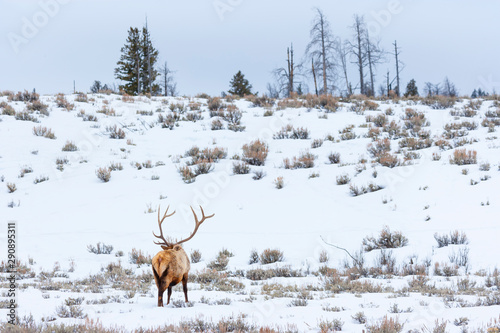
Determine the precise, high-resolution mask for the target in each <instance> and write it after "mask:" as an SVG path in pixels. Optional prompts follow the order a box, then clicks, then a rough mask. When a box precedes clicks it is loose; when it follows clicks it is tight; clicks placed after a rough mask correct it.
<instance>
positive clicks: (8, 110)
mask: <svg viewBox="0 0 500 333" xmlns="http://www.w3.org/2000/svg"><path fill="white" fill-rule="evenodd" d="M2 114H3V115H5V116H14V115H15V114H16V110H14V108H13V107H12V106H10V105H9V104H6V105H4V106H2Z"/></svg>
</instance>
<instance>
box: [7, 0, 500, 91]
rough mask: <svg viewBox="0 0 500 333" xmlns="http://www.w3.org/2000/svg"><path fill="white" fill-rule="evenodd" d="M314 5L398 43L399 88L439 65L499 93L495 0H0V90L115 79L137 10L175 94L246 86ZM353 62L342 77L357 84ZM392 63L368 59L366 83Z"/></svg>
mask: <svg viewBox="0 0 500 333" xmlns="http://www.w3.org/2000/svg"><path fill="white" fill-rule="evenodd" d="M314 7H318V8H320V9H321V10H322V11H323V12H324V14H325V15H326V17H327V19H328V20H329V22H330V25H331V28H332V30H333V33H334V34H335V35H338V36H340V37H341V38H342V39H348V38H351V37H352V32H351V31H350V30H349V26H350V25H352V21H353V15H354V14H360V15H364V16H365V20H366V22H367V23H368V25H369V27H370V31H371V35H372V36H377V37H378V38H380V41H381V46H382V47H383V48H384V49H385V50H387V51H392V43H393V42H394V40H397V41H398V45H399V46H401V49H402V50H401V51H402V52H401V55H400V57H401V60H402V61H403V62H404V63H405V68H404V71H403V72H402V75H401V76H402V83H401V85H402V86H403V88H404V87H405V86H406V83H407V82H408V81H409V80H410V79H412V78H414V79H415V80H416V81H417V85H418V87H419V90H420V92H421V91H422V89H423V84H424V82H427V81H429V82H433V83H436V82H441V81H442V80H443V79H444V77H445V76H448V77H449V78H450V80H451V81H452V82H454V83H455V84H456V85H457V88H458V89H459V92H460V93H461V94H470V93H471V91H472V90H473V89H474V88H476V87H481V88H482V89H484V90H487V91H490V92H491V91H492V90H493V89H495V90H496V91H497V92H500V65H499V60H500V57H499V55H500V52H499V51H500V37H499V32H500V20H499V19H498V14H499V13H500V1H496V0H490V1H486V0H484V1H460V0H455V1H452V0H449V1H444V0H435V1H425V0H419V1H417V0H409V1H403V0H401V1H398V0H391V1H378V0H356V1H333V0H324V1H321V0H316V1H298V0H268V1H264V0H192V1H180V0H177V1H172V0H141V1H137V0H133V1H132V0H37V1H32V0H0V34H1V39H0V51H1V52H0V67H1V70H0V90H16V91H17V90H22V89H29V90H31V89H33V88H36V90H37V91H38V92H41V93H57V92H64V93H70V92H72V91H73V80H75V81H76V89H77V90H79V91H88V90H89V87H90V86H91V84H92V82H93V81H94V80H100V81H101V82H103V83H108V84H113V83H116V84H117V85H118V84H119V83H120V82H119V81H117V80H116V79H115V78H114V72H113V70H114V68H115V66H116V62H117V61H118V59H119V58H120V48H121V47H122V46H123V44H124V43H125V40H126V38H127V31H128V28H129V27H130V26H133V27H142V26H143V25H144V21H145V17H146V15H147V17H148V25H149V28H150V33H151V36H152V38H153V43H154V45H155V47H156V48H157V49H158V50H159V52H160V62H164V61H168V64H169V66H170V67H171V68H172V69H173V70H176V71H177V72H176V74H175V77H176V81H177V83H178V90H179V92H180V93H181V94H185V95H194V94H196V93H200V92H206V93H209V94H213V95H218V94H220V92H221V91H227V90H228V88H229V80H230V79H231V77H232V76H233V75H234V74H235V73H236V72H237V71H238V70H241V71H242V72H243V74H245V76H246V78H248V79H249V81H250V83H251V84H253V87H254V91H259V92H260V93H262V92H265V91H266V84H267V82H271V81H272V80H273V78H272V75H271V71H272V70H273V69H274V68H276V67H281V66H284V65H285V61H286V48H287V46H288V45H290V43H291V42H293V44H294V48H295V52H296V57H297V58H299V57H300V58H302V57H303V54H304V50H305V46H306V45H307V43H308V41H309V40H308V39H309V30H310V28H311V22H312V20H313V18H314V15H315V13H314V11H313V8H314ZM354 70H355V69H354V68H350V73H349V76H350V79H351V80H352V81H353V83H354V84H356V83H357V81H358V80H357V75H356V73H355V71H354ZM387 70H389V71H390V72H391V74H394V72H395V69H394V61H393V59H392V57H390V61H389V62H387V63H385V64H382V65H379V67H378V70H377V77H376V79H377V83H376V86H377V87H378V85H379V84H380V83H383V82H385V79H384V76H385V73H386V72H387Z"/></svg>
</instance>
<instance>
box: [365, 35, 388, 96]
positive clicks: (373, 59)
mask: <svg viewBox="0 0 500 333" xmlns="http://www.w3.org/2000/svg"><path fill="white" fill-rule="evenodd" d="M379 44H380V42H379V41H372V40H370V36H369V34H368V30H366V41H365V45H364V47H365V50H366V60H367V62H368V70H369V74H370V89H369V90H370V91H365V93H366V94H367V95H369V96H373V95H375V67H376V66H377V65H378V64H381V63H383V62H385V57H384V51H383V50H382V49H381V48H380V45H379Z"/></svg>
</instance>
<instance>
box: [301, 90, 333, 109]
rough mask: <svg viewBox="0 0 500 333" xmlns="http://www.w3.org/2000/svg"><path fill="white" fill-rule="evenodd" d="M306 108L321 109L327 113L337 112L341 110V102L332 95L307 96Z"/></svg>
mask: <svg viewBox="0 0 500 333" xmlns="http://www.w3.org/2000/svg"><path fill="white" fill-rule="evenodd" d="M305 106H306V107H308V108H320V109H323V110H325V112H335V111H337V110H338V109H339V107H340V105H339V101H338V100H337V99H336V98H335V97H333V96H332V95H325V94H323V95H319V96H317V95H314V94H307V95H306V96H305Z"/></svg>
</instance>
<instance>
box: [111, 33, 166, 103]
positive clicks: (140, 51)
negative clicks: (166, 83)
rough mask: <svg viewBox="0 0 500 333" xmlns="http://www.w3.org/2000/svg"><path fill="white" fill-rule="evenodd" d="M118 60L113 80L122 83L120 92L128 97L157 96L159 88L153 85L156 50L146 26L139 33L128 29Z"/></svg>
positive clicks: (156, 58)
mask: <svg viewBox="0 0 500 333" xmlns="http://www.w3.org/2000/svg"><path fill="white" fill-rule="evenodd" d="M121 53H122V54H121V56H120V60H119V61H118V62H117V67H116V68H115V78H117V79H119V80H121V81H124V82H125V84H123V85H120V86H119V89H120V91H123V92H125V93H127V94H129V95H137V94H140V93H151V94H152V95H155V94H158V93H159V92H160V91H161V90H160V86H159V85H158V84H156V83H155V81H156V78H157V77H158V75H159V73H158V71H157V70H156V62H157V60H158V50H156V49H155V48H154V46H153V43H152V42H151V37H150V34H149V31H148V28H147V26H146V27H144V28H143V29H142V31H139V29H138V28H132V27H130V29H129V32H128V37H127V41H126V43H125V45H124V46H123V47H122V48H121Z"/></svg>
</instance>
